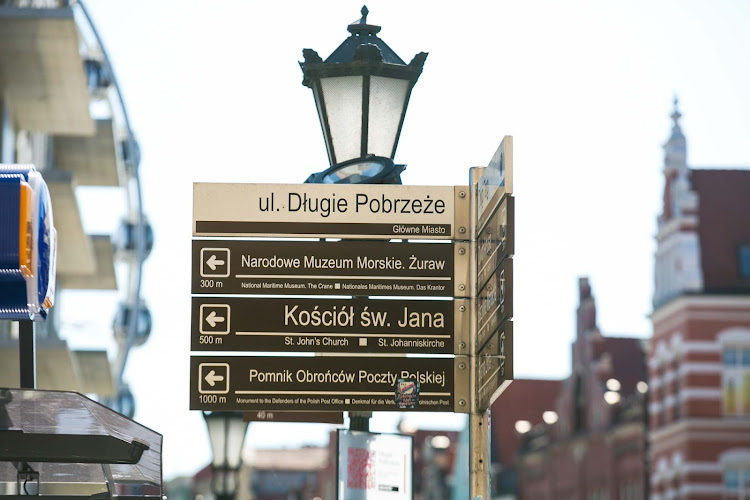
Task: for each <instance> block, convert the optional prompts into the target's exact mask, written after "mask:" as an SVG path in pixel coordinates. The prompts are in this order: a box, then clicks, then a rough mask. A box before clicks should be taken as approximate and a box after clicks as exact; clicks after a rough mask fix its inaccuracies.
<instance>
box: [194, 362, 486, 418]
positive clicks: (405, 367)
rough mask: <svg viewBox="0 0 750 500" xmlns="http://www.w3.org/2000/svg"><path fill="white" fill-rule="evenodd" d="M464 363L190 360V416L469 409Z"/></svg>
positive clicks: (462, 411)
mask: <svg viewBox="0 0 750 500" xmlns="http://www.w3.org/2000/svg"><path fill="white" fill-rule="evenodd" d="M469 369H470V367H469V357H467V356H458V357H455V358H406V357H360V356H356V357H355V356H351V357H344V356H316V357H301V356H300V357H294V356H191V358H190V409H191V410H210V411H258V410H264V411H270V410H293V411H316V410H324V411H432V412H460V413H466V412H468V411H469V409H470V402H471V398H470V394H469Z"/></svg>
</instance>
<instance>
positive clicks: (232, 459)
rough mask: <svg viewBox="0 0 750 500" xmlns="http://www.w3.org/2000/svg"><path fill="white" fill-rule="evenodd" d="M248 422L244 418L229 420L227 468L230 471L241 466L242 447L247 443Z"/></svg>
mask: <svg viewBox="0 0 750 500" xmlns="http://www.w3.org/2000/svg"><path fill="white" fill-rule="evenodd" d="M247 424H248V423H247V422H244V421H243V420H242V417H241V416H239V417H238V418H233V419H230V420H229V433H228V438H227V439H228V442H227V466H228V467H229V468H230V469H236V468H238V467H239V466H240V459H241V457H242V445H243V443H244V442H245V432H246V431H247Z"/></svg>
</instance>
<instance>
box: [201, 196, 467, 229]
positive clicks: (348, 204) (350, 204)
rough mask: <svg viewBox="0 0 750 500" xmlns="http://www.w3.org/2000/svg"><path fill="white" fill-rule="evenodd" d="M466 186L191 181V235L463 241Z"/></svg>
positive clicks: (465, 226) (465, 224)
mask: <svg viewBox="0 0 750 500" xmlns="http://www.w3.org/2000/svg"><path fill="white" fill-rule="evenodd" d="M468 192H469V189H468V187H467V186H403V185H378V184H348V185H341V184H221V183H194V184H193V236H315V237H341V238H354V237H359V238H365V237H366V238H387V239H390V238H408V239H446V240H447V239H468V226H469V217H468V216H469V196H468Z"/></svg>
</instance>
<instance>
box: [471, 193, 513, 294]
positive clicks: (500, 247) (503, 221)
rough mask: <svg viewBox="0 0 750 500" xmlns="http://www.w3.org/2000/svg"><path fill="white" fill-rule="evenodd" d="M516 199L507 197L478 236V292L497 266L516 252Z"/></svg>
mask: <svg viewBox="0 0 750 500" xmlns="http://www.w3.org/2000/svg"><path fill="white" fill-rule="evenodd" d="M514 218H515V198H514V197H513V196H506V197H504V198H503V199H502V201H501V202H500V204H498V205H497V207H496V208H495V211H494V212H493V213H492V215H490V218H489V220H488V221H487V224H485V226H484V229H482V231H481V232H480V233H479V236H477V290H481V289H482V287H483V286H484V285H485V284H486V283H487V280H488V279H489V278H490V276H491V275H492V273H493V272H495V269H497V266H498V265H500V263H501V262H502V261H503V260H504V259H506V258H507V257H509V256H511V255H513V254H514V252H515V236H514V233H515V224H514Z"/></svg>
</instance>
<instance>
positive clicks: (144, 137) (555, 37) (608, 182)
mask: <svg viewBox="0 0 750 500" xmlns="http://www.w3.org/2000/svg"><path fill="white" fill-rule="evenodd" d="M86 4H87V6H88V7H89V9H90V11H91V13H92V15H93V17H94V20H95V22H96V24H97V27H98V29H99V31H100V34H101V36H102V37H103V39H104V42H105V44H106V48H107V50H108V52H109V55H110V57H111V59H112V61H113V63H114V66H115V71H116V74H117V77H118V80H119V82H120V86H121V88H122V91H123V93H124V95H125V98H126V102H127V105H128V108H129V112H130V116H131V121H132V123H133V127H134V130H135V132H136V134H137V136H138V139H139V141H140V145H141V150H142V156H143V161H142V165H141V168H142V179H143V190H144V194H145V199H144V205H145V209H146V211H147V213H148V215H149V217H150V219H151V222H152V224H153V226H154V232H155V237H156V244H155V247H154V251H153V253H152V255H151V256H150V258H149V260H148V261H147V263H146V268H145V276H144V286H143V295H144V297H145V299H146V300H147V301H148V304H149V306H150V307H151V310H152V312H153V315H154V331H153V333H152V336H151V339H150V340H149V342H148V343H147V344H145V345H144V346H143V347H141V348H138V349H136V350H135V351H134V352H133V353H132V355H131V358H130V361H129V367H128V371H127V379H128V380H129V382H130V384H131V386H132V388H133V391H134V393H135V396H136V399H137V407H138V410H137V414H136V419H137V420H139V421H140V422H142V423H144V424H145V425H148V426H150V427H152V428H153V429H155V430H157V431H159V432H162V433H163V434H164V436H165V448H164V473H165V477H166V478H171V477H174V476H176V475H179V474H190V473H192V472H194V471H195V470H197V469H198V468H200V467H202V466H203V465H205V464H206V463H207V462H208V460H209V458H210V453H209V448H208V444H207V438H206V431H205V425H204V424H203V422H202V418H201V417H200V414H199V412H190V411H189V410H188V389H189V388H188V358H189V331H190V319H189V313H190V300H189V299H190V287H189V280H190V239H191V227H190V224H191V214H192V183H193V182H268V183H279V182H302V181H303V180H304V179H305V178H306V177H307V175H308V174H309V173H311V172H315V171H319V170H322V169H323V168H325V167H326V166H327V160H326V154H325V147H324V143H323V139H322V134H321V132H320V126H319V123H318V121H317V116H316V113H315V108H314V104H313V98H312V94H311V92H310V90H309V89H308V88H306V87H303V86H302V85H301V81H302V74H301V71H300V69H299V65H298V64H297V63H298V61H300V60H301V59H302V49H303V48H313V49H315V50H317V51H318V52H319V53H320V55H321V56H322V57H324V58H325V57H326V56H328V54H330V53H331V52H332V51H333V50H334V49H335V48H336V47H337V46H338V44H339V43H341V42H342V41H343V40H344V38H345V37H346V36H347V35H348V33H347V32H346V25H347V24H348V23H350V22H352V21H354V20H356V19H357V18H359V10H360V8H361V6H362V5H361V3H356V2H351V1H331V2H325V3H320V2H302V1H295V2H254V1H249V0H234V1H230V0H216V1H213V2H205V1H190V0H183V1H180V2H177V1H171V0H162V1H159V2H153V1H146V0H106V1H105V0H89V1H88V2H86ZM367 4H368V8H369V9H370V17H369V18H368V20H369V21H370V22H371V23H374V24H378V25H381V26H383V30H382V32H381V33H380V35H381V37H382V38H383V39H384V40H385V41H386V42H387V43H388V44H389V45H390V46H391V47H392V48H393V49H394V50H395V51H396V52H397V53H398V54H399V55H400V56H401V57H402V58H403V59H405V60H407V61H408V60H410V59H411V57H412V56H413V55H414V54H416V53H417V52H420V51H426V52H429V57H428V58H427V61H426V63H425V66H424V72H423V74H422V76H421V77H420V80H419V82H418V83H417V85H416V87H415V88H414V91H413V94H412V99H411V102H410V105H409V110H408V113H407V116H406V121H405V124H404V128H403V132H402V135H401V140H400V142H399V148H398V151H397V152H396V160H397V161H398V162H401V163H406V164H407V165H408V168H407V171H406V172H405V173H404V175H403V179H404V183H407V184H414V185H419V184H426V185H455V184H466V182H467V179H468V169H469V167H472V166H482V165H486V164H487V162H488V161H489V159H490V158H491V157H492V154H493V153H494V151H495V149H496V148H497V146H498V144H499V143H500V140H501V139H502V137H503V136H504V135H512V136H513V137H514V149H515V151H514V164H515V170H514V183H515V186H514V188H515V189H514V191H515V194H516V237H517V244H516V257H515V284H514V286H515V289H514V297H515V368H516V376H518V377H564V376H566V375H567V374H568V372H569V370H570V366H569V352H570V350H569V349H570V347H569V344H570V342H571V340H572V338H573V335H574V314H575V307H576V301H577V278H578V277H579V276H589V277H590V280H591V282H592V286H593V290H594V294H595V295H596V297H597V300H598V303H597V305H598V311H599V323H600V326H601V328H602V330H603V332H604V333H606V334H614V335H633V336H638V337H647V336H648V335H649V332H650V326H649V321H648V314H649V312H650V310H651V306H650V300H651V293H652V289H653V275H652V258H653V252H654V248H655V247H654V241H653V235H654V233H655V230H656V225H655V220H656V216H657V215H658V213H659V210H660V206H659V203H660V199H661V190H662V187H663V183H662V177H661V168H662V150H661V145H662V144H663V143H664V141H666V139H667V137H668V136H669V132H670V129H671V121H670V119H669V115H670V114H671V111H672V98H673V96H674V95H675V94H677V95H679V98H680V109H681V111H682V113H683V115H684V116H683V119H682V126H683V130H684V132H685V134H686V136H687V140H688V162H689V163H690V164H691V165H694V166H701V167H703V166H720V167H736V166H742V165H750V145H749V144H750V142H748V141H747V138H748V137H750V93H748V91H747V89H749V88H750V66H748V64H747V61H748V60H750V53H749V52H750V30H748V29H747V26H749V25H750V3H747V2H742V1H729V0H718V1H714V2H703V1H697V0H693V1H677V0H667V1H662V2H651V1H647V0H635V1H629V2H614V1H604V2H602V1H593V0H592V1H587V0H571V1H567V2H557V1H541V0H531V1H525V2H518V1H516V2H511V1H499V2H478V1H468V2H462V3H461V5H460V7H459V6H458V4H453V3H451V4H448V3H447V2H446V3H437V2H424V1H414V2H387V1H384V0H382V1H371V2H368V3H367ZM81 199H82V204H83V210H84V213H85V218H86V219H85V222H86V224H87V227H88V228H89V229H90V230H91V231H111V230H113V229H114V227H115V226H116V224H115V223H116V221H117V219H118V217H119V215H120V214H121V213H122V212H123V211H124V209H120V207H119V206H118V203H117V201H118V198H117V197H113V196H112V193H111V192H106V193H105V194H102V193H101V192H99V193H91V192H89V193H87V194H86V196H82V198H81ZM102 202H105V203H104V204H100V203H102ZM102 206H106V207H109V208H108V209H107V210H103V209H101V208H100V207H102ZM110 208H111V210H110ZM108 210H109V211H108ZM110 212H111V213H110ZM93 213H96V214H97V215H96V216H92V214H93ZM116 303H117V295H116V294H115V293H111V294H106V293H105V294H98V295H96V296H92V295H91V294H73V293H69V294H66V295H64V296H63V297H61V301H60V304H61V307H64V308H65V309H64V312H63V322H64V323H63V328H64V330H63V333H64V335H65V336H66V337H67V338H68V340H69V341H70V342H71V343H72V344H73V345H75V346H83V347H111V341H110V336H111V334H110V333H109V331H110V330H109V327H110V323H111V318H112V314H113V312H114V308H115V305H116ZM92 311H95V314H92ZM397 418H398V416H397V415H395V414H378V415H376V417H375V418H374V420H373V428H374V430H382V431H392V430H393V425H394V423H395V421H396V420H397ZM409 419H410V420H413V421H414V422H416V423H417V424H419V425H430V426H433V427H441V426H442V427H449V428H455V427H457V426H459V425H460V424H461V422H462V419H461V418H460V417H456V416H435V415H426V414H410V416H409ZM327 431H328V427H327V426H323V425H301V426H297V425H293V424H253V425H252V426H251V428H250V431H249V434H248V444H250V445H253V446H258V447H264V446H296V445H299V444H301V443H305V442H313V443H321V442H325V440H326V439H327Z"/></svg>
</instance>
